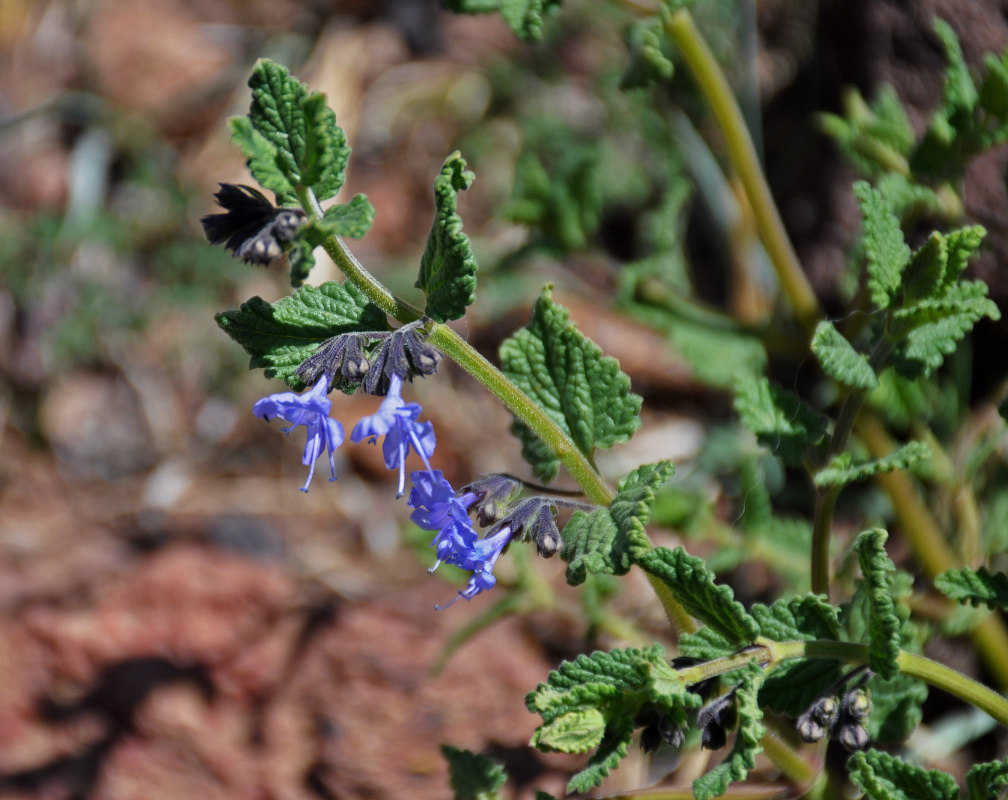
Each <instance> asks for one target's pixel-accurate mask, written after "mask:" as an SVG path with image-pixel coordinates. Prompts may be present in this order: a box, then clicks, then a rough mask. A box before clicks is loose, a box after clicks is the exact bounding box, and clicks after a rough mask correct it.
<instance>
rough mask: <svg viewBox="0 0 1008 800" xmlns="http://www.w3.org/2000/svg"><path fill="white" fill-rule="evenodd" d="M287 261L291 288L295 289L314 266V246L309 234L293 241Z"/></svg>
mask: <svg viewBox="0 0 1008 800" xmlns="http://www.w3.org/2000/svg"><path fill="white" fill-rule="evenodd" d="M306 227H307V226H306ZM309 230H310V229H309ZM287 261H288V262H289V263H290V268H291V272H290V282H291V286H293V287H295V288H297V287H298V286H300V285H301V284H302V283H304V282H305V278H307V277H308V273H309V272H311V270H312V267H314V266H315V245H314V243H313V242H312V237H311V233H310V232H309V233H307V235H302V236H299V237H298V238H297V239H295V240H294V243H293V246H292V247H291V249H290V250H289V251H288V252H287Z"/></svg>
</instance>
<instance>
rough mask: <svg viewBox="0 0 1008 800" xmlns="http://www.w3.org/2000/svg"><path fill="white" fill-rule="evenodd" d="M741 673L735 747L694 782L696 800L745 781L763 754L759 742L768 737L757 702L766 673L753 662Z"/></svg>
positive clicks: (712, 796)
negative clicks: (734, 783) (757, 759)
mask: <svg viewBox="0 0 1008 800" xmlns="http://www.w3.org/2000/svg"><path fill="white" fill-rule="evenodd" d="M740 672H741V673H742V683H741V685H740V686H739V687H738V689H737V690H736V692H735V697H736V698H737V700H738V718H739V725H738V731H737V732H736V734H735V744H734V746H733V747H732V749H731V752H730V753H729V754H728V757H727V758H725V760H724V761H722V762H721V763H720V764H718V765H717V766H716V767H714V769H712V770H711V771H710V772H708V773H707V774H706V775H701V776H700V777H699V778H697V779H696V780H695V781H693V796H694V797H695V798H696V800H713V798H715V797H720V796H721V795H723V794H724V793H725V792H726V791H728V787H729V786H730V785H731V783H732V782H733V781H742V780H745V777H746V775H748V774H749V770H751V769H752V768H753V767H755V766H756V756H758V755H759V754H760V753H762V752H763V746H762V745H761V744H760V739H762V738H763V735H764V734H765V733H766V727H765V726H764V725H763V710H762V709H761V708H760V706H759V703H758V702H757V694H758V692H759V684H760V681H761V680H762V679H763V671H762V670H761V669H760V668H759V667H758V666H757V665H756V664H753V663H751V662H750V663H749V664H748V665H747V666H746V668H745V669H744V670H740Z"/></svg>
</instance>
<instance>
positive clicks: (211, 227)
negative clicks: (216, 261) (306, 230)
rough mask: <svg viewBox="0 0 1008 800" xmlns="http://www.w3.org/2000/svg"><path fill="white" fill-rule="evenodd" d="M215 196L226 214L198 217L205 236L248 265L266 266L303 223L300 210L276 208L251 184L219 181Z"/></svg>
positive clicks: (287, 246)
mask: <svg viewBox="0 0 1008 800" xmlns="http://www.w3.org/2000/svg"><path fill="white" fill-rule="evenodd" d="M214 197H215V198H217V203H218V204H219V205H220V206H221V207H222V208H223V209H225V213H223V214H208V215H207V216H205V217H203V218H202V219H201V220H200V223H201V224H202V225H203V231H204V232H205V233H206V237H207V239H209V240H210V242H211V244H223V245H224V246H225V247H226V248H227V249H228V250H230V251H231V252H232V253H234V256H235V258H239V259H241V260H242V261H245V262H246V263H249V264H258V265H259V266H267V265H268V264H270V263H272V262H273V261H276V260H277V259H278V258H280V256H282V255H283V254H284V253H285V252H286V251H287V249H288V248H289V246H290V243H291V242H293V241H294V235H295V234H296V233H297V231H298V228H300V227H301V225H302V224H303V223H304V212H303V211H302V210H301V209H299V208H278V207H276V206H274V205H273V204H272V203H271V202H270V201H269V200H267V199H266V197H265V196H264V195H263V194H262V192H260V191H258V190H257V189H253V188H252V187H251V186H244V185H239V184H234V183H222V184H221V185H220V191H218V192H217V193H216V194H215V195H214Z"/></svg>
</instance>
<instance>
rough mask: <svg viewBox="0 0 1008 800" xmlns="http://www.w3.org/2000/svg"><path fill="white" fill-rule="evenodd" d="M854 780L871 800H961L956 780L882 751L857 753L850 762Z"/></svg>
mask: <svg viewBox="0 0 1008 800" xmlns="http://www.w3.org/2000/svg"><path fill="white" fill-rule="evenodd" d="M847 771H848V772H849V773H850V777H851V780H852V781H853V782H854V783H855V784H856V785H857V786H859V787H860V788H861V791H863V792H864V795H865V797H866V798H868V800H957V798H958V797H959V787H958V786H957V785H956V782H955V778H953V777H952V776H951V775H948V774H946V773H944V772H941V771H939V770H936V769H931V770H929V769H924V768H923V767H918V766H917V765H916V764H911V763H910V762H909V761H904V760H903V759H901V758H896V757H895V756H891V755H889V754H888V753H883V752H880V751H878V750H865V751H862V752H859V753H854V754H853V755H852V756H851V757H850V759H849V760H848V761H847Z"/></svg>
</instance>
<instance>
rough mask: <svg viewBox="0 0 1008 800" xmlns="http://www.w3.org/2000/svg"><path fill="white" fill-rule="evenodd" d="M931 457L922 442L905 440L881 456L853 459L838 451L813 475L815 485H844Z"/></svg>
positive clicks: (906, 466)
mask: <svg viewBox="0 0 1008 800" xmlns="http://www.w3.org/2000/svg"><path fill="white" fill-rule="evenodd" d="M930 457H931V448H930V447H928V445H926V444H925V443H924V442H907V443H906V444H905V445H903V446H902V447H898V448H897V449H896V450H894V451H893V452H891V453H890V454H889V455H887V456H885V457H883V458H875V459H871V460H868V461H854V460H853V459H852V458H851V456H850V453H840V454H839V455H837V456H835V457H834V458H833V460H832V461H830V463H829V464H827V465H826V466H825V467H823V468H822V469H821V470H819V471H818V472H817V473H816V475H815V485H816V486H846V485H847V484H848V483H854V481H863V480H865V479H867V478H870V477H872V476H873V475H878V474H880V473H884V472H893V471H895V470H898V469H909V468H910V467H911V466H913V465H914V464H916V463H918V462H920V461H923V460H924V459H926V458H930Z"/></svg>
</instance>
